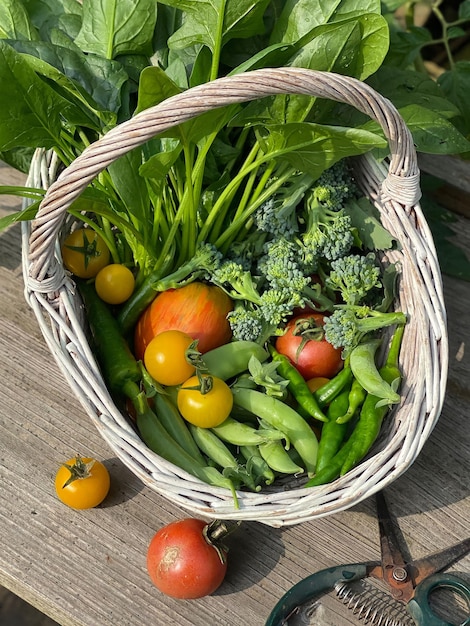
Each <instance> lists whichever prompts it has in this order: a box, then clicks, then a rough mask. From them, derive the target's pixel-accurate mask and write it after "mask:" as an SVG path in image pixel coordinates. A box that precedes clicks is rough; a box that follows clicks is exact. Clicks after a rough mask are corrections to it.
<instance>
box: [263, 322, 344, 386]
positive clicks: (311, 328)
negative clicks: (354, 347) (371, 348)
mask: <svg viewBox="0 0 470 626" xmlns="http://www.w3.org/2000/svg"><path fill="white" fill-rule="evenodd" d="M324 320H325V316H324V315H323V314H321V313H314V312H305V313H302V314H300V315H298V316H296V317H293V318H292V319H290V320H289V321H288V323H287V325H286V328H285V331H284V334H283V335H280V336H279V337H278V338H277V339H276V344H275V346H276V350H277V351H278V352H279V353H280V354H284V355H285V356H287V357H288V358H289V360H290V361H291V363H292V364H293V365H294V366H295V367H296V368H297V369H298V371H299V372H300V373H301V374H302V376H303V377H304V378H305V380H309V379H311V378H317V377H320V376H321V377H324V378H332V377H333V376H334V375H335V374H337V373H338V372H339V370H340V369H341V368H342V367H343V360H342V357H341V353H342V349H341V348H335V347H334V346H332V345H331V343H329V342H328V341H327V340H326V339H325V336H324V332H323V324H324Z"/></svg>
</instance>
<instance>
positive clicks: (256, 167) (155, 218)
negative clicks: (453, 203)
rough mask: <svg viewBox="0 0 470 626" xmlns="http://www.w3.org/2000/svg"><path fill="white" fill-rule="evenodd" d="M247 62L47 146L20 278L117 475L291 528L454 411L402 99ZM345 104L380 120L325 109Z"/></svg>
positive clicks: (406, 456) (153, 72) (407, 451)
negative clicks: (446, 401)
mask: <svg viewBox="0 0 470 626" xmlns="http://www.w3.org/2000/svg"><path fill="white" fill-rule="evenodd" d="M186 25H187V24H186ZM81 37H82V39H83V37H84V35H83V34H82V35H81ZM78 41H80V37H79V38H78ZM213 52H214V51H213ZM8 54H12V55H13V53H12V52H10V51H8ZM204 55H205V53H203V52H202V51H201V56H200V57H199V56H198V59H199V61H198V63H196V64H195V65H194V68H193V69H194V72H195V73H194V77H195V76H196V69H198V71H200V72H202V73H204V72H203V69H204V68H205V67H206V65H205V63H206V62H207V58H206V59H205V63H203V60H204ZM211 59H212V63H210V64H209V65H210V67H211V70H210V75H209V76H208V78H211V79H215V76H216V75H217V74H218V73H219V72H218V69H217V55H215V54H213V56H212V57H211ZM214 59H216V60H215V61H214ZM209 60H210V59H209ZM170 66H171V63H169V64H168V67H170ZM251 66H253V67H256V64H254V65H252V64H248V65H247V66H246V67H240V68H239V70H238V71H237V73H234V74H233V75H231V76H226V77H223V78H218V79H215V80H208V81H207V82H202V84H199V85H197V86H194V87H191V88H189V89H186V90H183V91H181V90H180V89H179V88H178V87H177V86H176V83H175V82H174V81H173V80H170V79H169V76H168V73H165V72H164V71H163V70H162V69H161V68H160V67H149V68H147V69H146V70H144V72H143V73H142V75H141V79H140V87H139V89H140V91H139V103H138V106H137V111H136V114H135V115H134V116H133V117H132V118H131V119H128V120H127V121H124V122H122V123H121V124H119V125H117V126H115V127H114V128H112V129H111V130H109V131H108V132H106V133H105V134H103V136H102V137H101V138H100V139H99V140H97V141H93V142H91V143H90V144H89V145H87V147H86V148H85V149H84V150H83V151H82V152H81V151H80V150H76V146H77V143H78V138H77V137H79V139H80V140H81V141H83V142H84V143H85V144H88V139H87V135H88V134H90V135H93V131H92V130H91V129H90V128H88V127H86V130H84V129H83V128H82V129H80V132H77V137H73V136H72V135H70V136H69V137H68V139H67V141H68V143H67V145H65V144H62V150H60V149H59V150H57V149H56V150H55V154H52V153H50V152H47V151H45V150H40V151H38V152H36V154H35V156H34V158H33V162H32V167H31V173H30V180H29V184H30V185H31V187H36V188H47V193H46V195H45V197H44V199H43V200H42V202H41V205H40V207H39V210H38V213H37V215H36V217H35V219H34V220H33V221H32V222H31V223H28V224H26V225H25V227H24V249H25V256H24V275H25V281H26V284H27V297H28V300H29V302H30V303H31V305H32V306H33V308H34V309H35V311H36V313H37V316H38V320H39V321H40V324H41V328H42V330H43V333H44V335H45V337H46V339H47V341H48V343H49V345H50V346H51V349H52V351H53V353H54V355H55V356H56V358H57V360H58V363H59V365H60V366H61V368H62V370H63V371H64V373H65V375H66V376H67V378H68V380H69V381H70V382H71V384H72V386H73V388H74V390H75V391H76V393H77V394H78V396H79V397H80V399H81V400H82V402H83V404H84V406H85V407H86V409H87V411H88V413H89V414H90V416H91V418H92V420H93V421H94V422H95V424H96V425H97V426H98V428H99V430H100V432H101V433H102V435H103V437H104V438H105V439H106V440H107V442H108V443H109V445H110V446H111V447H112V448H113V450H114V451H115V452H116V454H117V455H118V456H119V458H121V459H122V461H123V462H124V463H125V464H126V465H127V466H129V467H130V468H131V469H132V470H133V471H134V472H135V473H136V474H137V475H139V476H140V477H141V478H142V480H143V481H144V482H145V483H146V484H147V485H149V486H150V487H151V488H153V489H155V490H156V491H158V492H160V493H162V494H164V495H165V496H167V497H171V499H172V500H173V501H174V502H177V503H179V504H181V505H182V506H183V507H186V508H189V509H191V510H192V511H198V510H199V511H200V513H201V514H203V515H206V516H212V517H222V518H238V519H255V520H259V521H262V522H264V523H268V524H272V525H282V524H293V523H297V522H301V521H304V520H307V519H312V518H314V517H318V516H321V515H326V514H329V513H332V512H335V511H338V510H341V509H344V508H346V507H348V506H351V505H353V504H356V503H357V502H359V501H360V500H362V499H363V498H365V497H367V496H368V495H370V494H372V493H373V492H375V491H377V490H378V489H381V488H382V487H384V486H385V485H386V484H388V483H389V482H391V481H392V480H394V479H395V478H396V477H397V476H399V475H400V474H401V473H402V472H403V471H405V470H406V469H407V467H409V465H410V464H411V463H412V461H413V460H414V459H415V458H416V455H417V454H418V453H419V451H420V449H421V447H422V445H423V443H424V441H425V439H426V438H427V436H428V434H429V432H430V431H431V429H432V427H433V426H434V424H435V421H436V420H437V418H438V415H439V412H440V408H441V404H442V394H443V389H444V382H445V380H444V379H445V371H446V358H447V355H446V331H445V320H444V307H443V304H442V293H441V283H440V274H439V268H438V265H437V262H436V260H435V252H434V249H433V244H432V240H431V238H430V235H429V232H428V230H427V227H426V224H425V221H424V220H423V218H422V215H421V213H420V209H419V206H418V205H417V204H416V203H417V201H418V199H419V181H418V169H417V165H416V154H415V151H414V147H413V142H412V139H411V136H410V133H409V131H408V130H407V128H406V126H405V124H404V123H403V121H402V119H401V117H400V116H399V115H398V113H397V111H396V110H395V109H394V107H393V106H392V105H391V104H390V103H389V102H388V101H387V100H386V99H384V98H382V97H381V96H380V95H379V94H377V93H376V92H375V91H374V90H372V89H371V88H370V87H368V86H367V85H366V84H364V83H363V82H360V81H358V80H355V79H353V78H349V77H346V76H341V75H339V74H336V73H331V72H319V71H314V70H310V69H303V68H299V67H281V68H278V69H255V70H253V71H242V70H250V67H251ZM214 68H215V69H214ZM43 70H44V68H43V67H42V70H41V71H43ZM172 71H174V67H173V69H172ZM194 80H195V78H194ZM70 87H71V84H67V85H65V86H64V89H65V91H66V92H67V94H68V98H70V97H71V93H72V91H71V90H70ZM152 89H153V92H152ZM78 93H81V91H80V90H77V91H76V93H74V95H73V98H76V97H77V94H78ZM295 95H298V96H300V97H299V98H295V97H294V96H295ZM287 96H291V97H290V98H289V97H287ZM263 98H264V99H263ZM266 98H268V100H266ZM155 101H157V102H159V103H158V104H155ZM331 102H338V103H345V104H348V105H352V106H353V107H355V108H356V109H358V110H360V111H361V112H362V113H363V114H366V115H368V116H369V117H371V118H372V119H373V120H374V121H375V122H377V123H378V124H379V126H380V129H381V130H380V132H379V133H377V132H370V131H366V130H364V129H362V128H343V127H339V126H331V125H323V124H319V123H317V122H316V121H315V119H316V117H319V116H320V112H321V111H322V110H323V111H324V112H325V111H327V110H328V105H331ZM266 103H267V104H266ZM325 103H326V105H327V106H325ZM149 104H152V105H154V106H148V105H149ZM84 106H85V108H86V105H84ZM270 110H275V111H276V113H275V115H274V117H277V118H278V121H274V120H273V119H271V120H269V121H268V120H267V119H266V116H267V111H270ZM260 111H261V114H260ZM281 112H282V115H281V116H280V117H279V115H280V113H281ZM99 116H100V115H99V113H98V117H99ZM296 116H297V117H296ZM261 120H262V121H261ZM68 130H73V128H72V125H70V128H69V129H68ZM382 133H383V134H384V135H385V138H386V141H384V139H383V136H382ZM64 136H66V133H65V134H63V135H61V137H62V139H63V137H64ZM387 142H388V146H389V149H390V158H389V159H387V160H385V161H384V160H381V159H380V158H379V154H380V153H381V152H383V150H384V147H385V146H386V145H387ZM45 143H46V142H45ZM71 146H73V148H72V149H70V147H71ZM46 147H47V144H46ZM372 150H375V151H376V154H374V156H373V155H372V152H371V151H372ZM74 151H76V152H78V153H79V154H77V156H76V158H73V160H71V159H70V155H71V152H74ZM57 154H59V156H60V161H62V162H63V163H65V164H66V165H67V167H66V168H65V169H63V170H62V167H61V166H60V165H59V162H60V161H59V159H57V156H56V155H57ZM74 156H75V155H74ZM349 157H351V160H350V161H348V162H346V160H345V159H346V158H349ZM84 227H85V228H84ZM70 232H73V237H74V241H73V243H70V240H69V234H70ZM77 233H79V234H80V236H81V240H80V239H78V242H77ZM102 242H104V244H105V246H104V248H103V250H104V252H100V248H99V246H101V245H102ZM107 250H109V254H110V257H109V259H108V258H106V263H105V264H104V268H103V269H102V270H101V271H100V273H99V274H98V275H97V276H96V278H94V276H93V272H91V279H90V273H89V270H90V267H91V265H92V264H93V263H94V262H95V261H96V259H97V257H100V256H101V255H102V254H103V255H104V256H106V257H107ZM77 254H78V255H79V257H80V255H81V258H82V261H83V271H81V270H80V269H78V270H77V269H76V266H73V265H69V264H68V261H69V257H71V256H73V255H77ZM108 261H112V262H111V263H109V262H108ZM64 264H65V267H64ZM67 266H68V269H67ZM122 266H125V267H127V268H130V270H131V282H130V284H131V289H130V290H133V292H132V294H131V295H130V297H129V298H128V299H127V300H125V301H124V302H123V298H122V297H118V296H116V293H115V290H116V289H117V291H122V286H123V284H124V283H123V280H124V279H123V275H124V274H122V273H118V274H116V271H118V270H117V267H122ZM120 271H121V270H119V272H120ZM102 272H104V273H105V278H103V274H102ZM80 275H82V276H83V277H82V278H80ZM116 276H117V277H118V278H117V279H116ZM134 280H135V285H134V283H133V281H134ZM124 291H126V290H124ZM126 295H129V294H128V293H127V294H126ZM100 296H101V297H100ZM107 303H111V304H107ZM83 305H84V306H83ZM89 330H91V334H89V332H88V331H89ZM390 340H391V341H390ZM318 349H320V350H321V352H320V353H318ZM310 353H313V356H312V355H310ZM309 355H310V356H309ZM307 357H308V358H307ZM173 374H174V376H173ZM168 376H169V377H168ZM325 379H327V380H325ZM400 382H401V386H399V385H400ZM126 400H127V404H126ZM131 415H132V416H133V417H131Z"/></svg>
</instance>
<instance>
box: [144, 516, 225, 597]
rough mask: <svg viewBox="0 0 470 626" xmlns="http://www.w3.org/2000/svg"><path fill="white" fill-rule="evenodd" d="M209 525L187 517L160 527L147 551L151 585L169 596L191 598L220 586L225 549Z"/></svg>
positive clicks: (222, 576)
mask: <svg viewBox="0 0 470 626" xmlns="http://www.w3.org/2000/svg"><path fill="white" fill-rule="evenodd" d="M209 529H210V525H208V524H207V523H206V522H204V521H203V520H200V519H194V518H187V519H183V520H179V521H177V522H172V523H171V524H168V525H167V526H164V527H163V528H161V529H160V530H159V531H158V532H157V533H156V534H155V535H154V537H153V538H152V540H151V542H150V545H149V547H148V551H147V570H148V573H149V576H150V579H151V581H152V582H153V584H154V585H155V586H156V587H157V588H158V589H159V590H160V591H161V592H162V593H164V594H166V595H168V596H171V597H172V598H178V599H185V600H194V599H196V598H202V597H204V596H208V595H210V594H211V593H214V591H215V590H216V589H217V588H218V587H219V586H220V585H221V583H222V581H223V580H224V577H225V574H226V572H227V549H226V548H224V547H223V546H219V544H217V543H215V542H213V541H212V540H211V538H210V532H209Z"/></svg>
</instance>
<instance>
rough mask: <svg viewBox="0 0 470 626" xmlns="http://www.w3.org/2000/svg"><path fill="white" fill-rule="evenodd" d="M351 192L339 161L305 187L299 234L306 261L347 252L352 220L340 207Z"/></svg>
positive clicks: (336, 256) (351, 239) (345, 170)
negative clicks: (301, 226) (309, 185)
mask: <svg viewBox="0 0 470 626" xmlns="http://www.w3.org/2000/svg"><path fill="white" fill-rule="evenodd" d="M354 195H355V186H354V185H353V183H352V182H351V180H350V179H348V174H347V169H346V166H345V165H343V162H341V161H340V162H339V163H337V164H335V165H333V166H332V167H330V168H329V169H328V170H326V171H325V172H323V174H322V175H321V176H320V178H319V179H318V180H317V181H316V183H315V185H314V186H313V187H312V189H311V190H310V191H309V193H308V195H307V198H306V202H305V211H304V219H305V224H306V226H305V232H304V233H303V235H302V236H301V242H302V244H303V248H304V251H303V254H304V257H305V259H306V262H310V263H311V262H313V261H314V259H315V258H317V259H318V258H320V257H323V258H325V259H327V260H328V261H333V260H335V259H338V258H340V257H342V256H344V255H345V254H347V253H348V252H349V250H350V249H351V247H352V245H353V243H354V237H353V234H352V222H351V218H350V216H349V215H348V214H347V212H346V211H345V209H344V204H345V202H346V201H347V200H348V199H350V198H351V197H352V196H354Z"/></svg>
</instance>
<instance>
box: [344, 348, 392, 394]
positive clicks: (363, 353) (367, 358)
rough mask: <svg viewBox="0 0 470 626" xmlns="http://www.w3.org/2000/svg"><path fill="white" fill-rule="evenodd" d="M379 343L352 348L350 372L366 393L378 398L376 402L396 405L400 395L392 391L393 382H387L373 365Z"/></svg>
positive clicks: (374, 364)
mask: <svg viewBox="0 0 470 626" xmlns="http://www.w3.org/2000/svg"><path fill="white" fill-rule="evenodd" d="M380 343H381V341H380V340H379V339H372V340H370V341H367V342H365V343H361V344H359V345H358V346H356V347H355V348H353V350H352V351H351V354H350V365H351V370H352V373H353V374H354V378H355V379H356V380H357V381H358V383H360V385H361V386H362V387H363V388H364V389H365V390H366V391H367V393H369V394H371V395H373V396H376V397H377V398H378V399H377V402H380V401H381V400H385V401H386V404H396V403H397V402H400V394H398V393H397V392H396V391H395V390H394V389H393V387H392V385H391V383H393V381H390V382H387V381H386V380H385V379H384V378H383V376H382V375H381V373H380V372H379V370H378V369H377V365H376V363H375V353H376V352H377V348H378V347H379V345H380ZM398 378H399V377H398ZM384 404H385V403H384Z"/></svg>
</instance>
